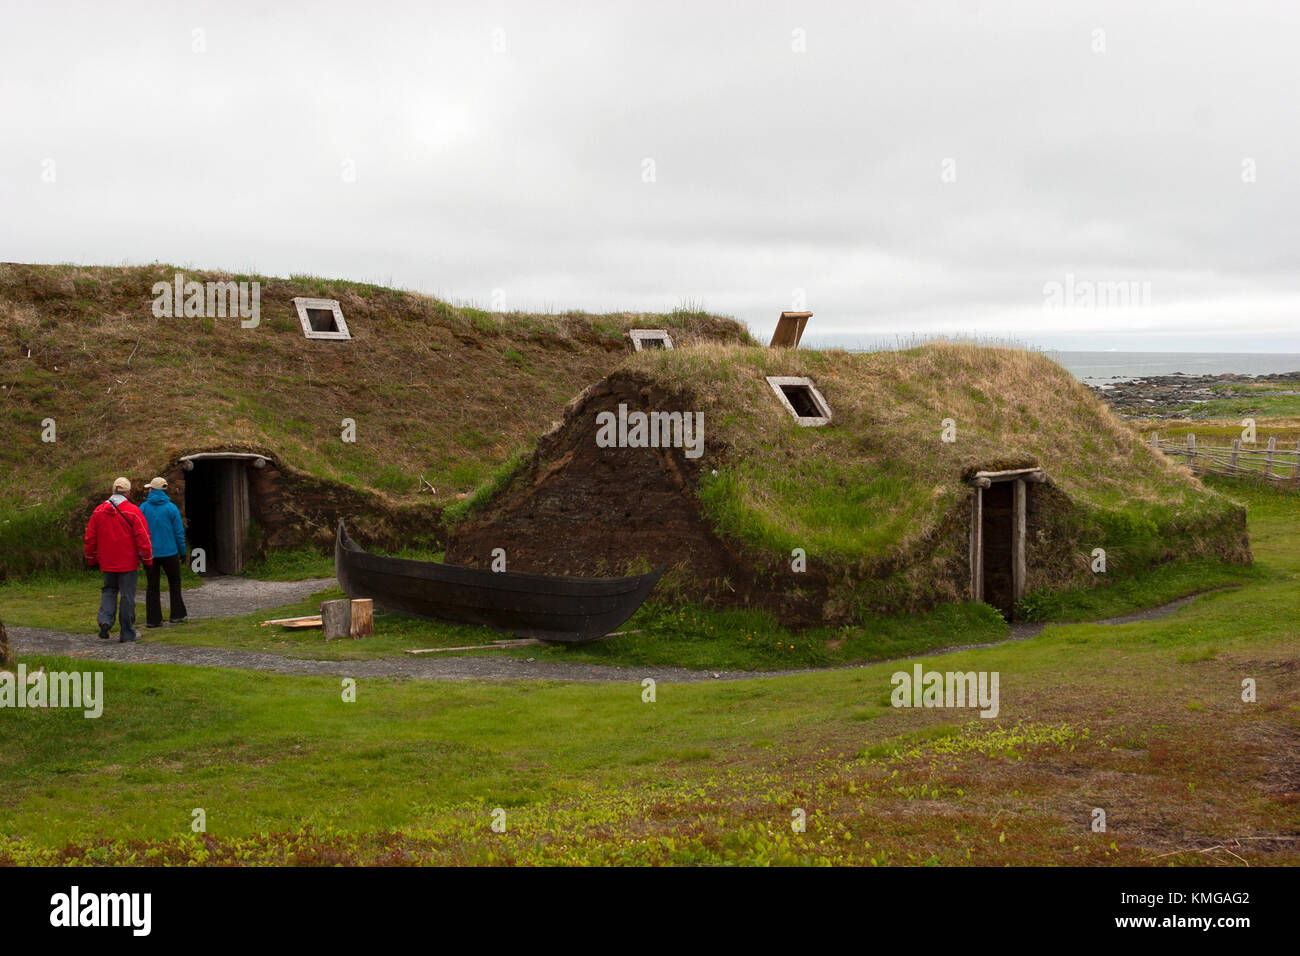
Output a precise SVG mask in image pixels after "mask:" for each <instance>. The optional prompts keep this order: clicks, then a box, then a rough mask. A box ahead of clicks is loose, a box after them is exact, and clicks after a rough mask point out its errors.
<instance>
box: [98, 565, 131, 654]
mask: <svg viewBox="0 0 1300 956" xmlns="http://www.w3.org/2000/svg"><path fill="white" fill-rule="evenodd" d="M103 574H104V584H103V586H102V587H100V589H99V615H98V617H97V618H96V620H97V621H98V623H99V624H101V625H107V626H108V627H109V628H110V629H111V628H112V627H113V620H114V618H117V619H119V620H120V621H121V623H122V636H123V637H125V638H127V639H128V640H130V639H131V638H133V637H135V636H136V633H135V575H136V572H135V571H105V572H103Z"/></svg>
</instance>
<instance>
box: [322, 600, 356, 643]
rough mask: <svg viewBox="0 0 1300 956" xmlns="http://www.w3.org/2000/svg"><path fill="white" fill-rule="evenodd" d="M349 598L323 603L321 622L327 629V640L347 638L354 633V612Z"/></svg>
mask: <svg viewBox="0 0 1300 956" xmlns="http://www.w3.org/2000/svg"><path fill="white" fill-rule="evenodd" d="M351 603H352V602H351V601H349V600H348V599H347V598H344V599H343V600H341V601H322V602H321V606H320V622H321V625H322V626H323V627H324V629H325V640H327V641H332V640H336V639H337V638H340V637H347V636H348V635H349V634H350V633H351V632H352V612H351V610H350V609H349V605H350V604H351Z"/></svg>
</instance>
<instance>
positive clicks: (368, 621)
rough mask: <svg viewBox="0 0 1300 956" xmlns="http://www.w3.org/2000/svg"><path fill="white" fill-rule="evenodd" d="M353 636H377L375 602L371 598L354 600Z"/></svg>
mask: <svg viewBox="0 0 1300 956" xmlns="http://www.w3.org/2000/svg"><path fill="white" fill-rule="evenodd" d="M351 633H352V636H353V637H374V636H375V602H374V601H372V600H371V599H370V598H354V599H353V601H352V631H351Z"/></svg>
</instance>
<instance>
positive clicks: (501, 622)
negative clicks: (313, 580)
mask: <svg viewBox="0 0 1300 956" xmlns="http://www.w3.org/2000/svg"><path fill="white" fill-rule="evenodd" d="M663 573H664V569H663V568H659V569H658V570H655V571H651V572H650V573H649V574H640V575H636V576H634V577H628V578H568V577H557V576H552V575H549V574H523V573H520V572H518V571H500V572H496V571H482V570H479V569H477V568H465V567H459V566H457V565H454V564H439V563H438V562H436V561H412V560H409V559H407V558H386V557H384V556H382V555H378V554H370V553H369V552H368V551H363V550H362V549H361V548H360V547H359V546H358V545H357V544H356V543H355V542H354V541H353V540H352V539H351V538H349V537H348V532H347V529H346V528H345V527H344V526H343V522H342V520H340V521H339V530H338V535H337V537H336V538H335V539H334V574H335V576H336V577H337V578H338V580H339V587H341V588H342V589H343V591H344V593H345V594H347V595H348V597H354V598H372V599H374V602H375V603H376V604H378V605H380V606H381V607H384V608H387V609H388V610H390V611H400V612H402V613H404V614H414V615H416V616H417V617H425V618H432V619H434V620H439V621H454V622H456V623H458V624H479V625H483V626H485V627H494V628H497V629H498V630H503V631H510V632H511V633H513V634H516V635H518V636H519V637H534V638H537V639H538V640H542V641H555V642H559V643H564V644H581V643H584V642H586V641H594V640H595V639H596V638H598V637H603V636H604V635H606V634H608V633H609V632H610V631H613V630H615V629H617V628H618V626H619V625H620V624H622V623H623V622H624V621H626V620H627V619H628V618H629V617H631V616H632V615H633V614H635V613H636V609H637V608H639V607H640V606H641V603H642V602H643V601H644V600H645V599H646V598H647V597H649V596H650V592H651V591H653V590H654V587H655V585H656V584H657V583H659V578H660V577H661V576H662V575H663Z"/></svg>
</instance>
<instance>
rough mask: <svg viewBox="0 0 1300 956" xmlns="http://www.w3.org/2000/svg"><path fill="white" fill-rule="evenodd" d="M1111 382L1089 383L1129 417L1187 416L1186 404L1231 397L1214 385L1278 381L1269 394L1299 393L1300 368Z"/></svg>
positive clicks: (1192, 413)
mask: <svg viewBox="0 0 1300 956" xmlns="http://www.w3.org/2000/svg"><path fill="white" fill-rule="evenodd" d="M1115 379H1116V381H1115V383H1114V384H1101V385H1091V384H1090V385H1089V386H1088V387H1089V388H1090V389H1092V390H1093V392H1094V393H1095V394H1096V395H1097V397H1099V398H1100V399H1102V401H1104V402H1106V404H1108V405H1109V406H1110V407H1111V408H1113V409H1114V410H1115V411H1116V412H1118V413H1119V414H1121V415H1123V416H1125V417H1128V418H1132V417H1142V418H1187V417H1195V414H1196V413H1195V409H1194V408H1193V409H1188V408H1187V406H1188V405H1197V404H1200V403H1203V402H1209V401H1213V400H1215V399H1220V398H1232V397H1233V396H1234V394H1236V395H1240V394H1242V393H1234V392H1232V391H1230V390H1225V389H1222V388H1216V387H1215V386H1222V385H1265V384H1268V383H1270V382H1276V383H1277V386H1278V387H1277V389H1276V390H1269V391H1268V392H1267V393H1266V394H1270V395H1297V394H1300V371H1297V372H1277V373H1273V374H1270V375H1236V374H1231V373H1228V374H1224V375H1186V374H1183V373H1181V372H1178V373H1175V374H1173V375H1151V376H1148V377H1147V378H1135V379H1124V380H1121V379H1123V377H1122V376H1118V375H1117V376H1115Z"/></svg>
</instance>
